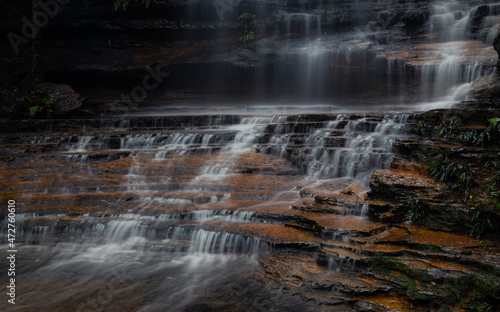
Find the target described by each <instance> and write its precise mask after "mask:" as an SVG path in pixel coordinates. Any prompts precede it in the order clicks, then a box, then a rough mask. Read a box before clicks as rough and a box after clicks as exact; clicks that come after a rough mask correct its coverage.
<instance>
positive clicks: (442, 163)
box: [429, 153, 458, 182]
mask: <svg viewBox="0 0 500 312" xmlns="http://www.w3.org/2000/svg"><path fill="white" fill-rule="evenodd" d="M434 160H435V161H434V162H433V163H432V164H431V166H430V168H429V169H430V174H431V176H432V177H433V178H434V179H435V180H437V181H441V182H452V181H453V180H454V179H455V174H456V172H457V169H458V168H457V165H456V164H454V163H452V162H451V161H450V159H449V158H448V155H444V154H443V153H439V154H438V155H436V156H435V157H434Z"/></svg>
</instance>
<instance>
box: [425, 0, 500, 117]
mask: <svg viewBox="0 0 500 312" xmlns="http://www.w3.org/2000/svg"><path fill="white" fill-rule="evenodd" d="M476 10H477V8H468V7H466V6H464V4H463V3H460V2H458V1H448V2H438V3H437V4H435V5H433V6H432V15H431V16H430V31H431V35H430V36H431V37H432V38H431V42H437V43H435V47H436V49H437V50H436V51H433V52H427V53H432V54H433V55H432V57H431V58H430V59H431V61H430V62H429V63H425V64H423V65H422V69H421V80H422V83H421V88H422V95H423V100H424V101H425V102H426V103H425V104H422V105H421V106H420V109H422V110H429V109H435V108H450V107H452V106H453V105H454V104H456V103H458V102H460V101H463V100H466V99H468V97H469V93H470V91H471V89H472V87H473V84H474V82H475V81H476V80H477V79H478V78H480V77H481V76H482V75H484V74H487V72H485V70H484V69H483V67H482V60H477V59H474V58H472V57H470V56H468V53H470V52H468V51H469V50H470V49H471V48H475V47H477V46H480V48H482V49H485V50H486V49H488V48H489V46H488V45H486V44H483V43H481V42H479V41H472V40H471V39H472V35H473V34H472V29H471V27H473V26H471V24H472V21H473V19H474V16H476V14H475V13H476ZM485 22H486V23H487V22H488V19H486V20H485ZM481 23H483V22H481ZM490 23H491V19H490ZM490 26H491V25H490ZM489 36H490V39H489V40H490V41H491V37H492V36H493V35H491V34H490V35H489ZM483 37H484V36H483ZM486 37H488V35H486ZM479 39H481V36H479ZM483 40H484V41H485V42H486V43H487V44H488V43H489V44H491V42H489V41H488V39H487V38H483Z"/></svg>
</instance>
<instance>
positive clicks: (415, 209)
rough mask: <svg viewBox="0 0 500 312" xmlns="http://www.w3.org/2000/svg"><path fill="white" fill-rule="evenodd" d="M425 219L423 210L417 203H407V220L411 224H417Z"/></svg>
mask: <svg viewBox="0 0 500 312" xmlns="http://www.w3.org/2000/svg"><path fill="white" fill-rule="evenodd" d="M424 217H425V210H424V208H423V207H422V205H421V204H420V203H419V202H418V201H411V202H410V203H409V210H408V220H410V221H411V222H412V223H418V222H419V221H420V220H422V219H423V218H424Z"/></svg>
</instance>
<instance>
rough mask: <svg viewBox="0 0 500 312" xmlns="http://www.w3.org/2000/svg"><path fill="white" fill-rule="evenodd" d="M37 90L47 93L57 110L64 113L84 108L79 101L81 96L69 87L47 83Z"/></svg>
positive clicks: (39, 86) (40, 85)
mask: <svg viewBox="0 0 500 312" xmlns="http://www.w3.org/2000/svg"><path fill="white" fill-rule="evenodd" d="M37 88H38V89H40V90H42V91H44V92H46V93H47V96H48V97H49V99H51V100H53V101H54V105H55V107H56V109H59V110H60V111H61V112H63V113H67V112H70V111H73V110H75V109H77V108H79V107H80V106H82V102H81V101H80V100H79V97H80V95H79V94H77V93H76V92H75V90H73V88H71V86H69V85H66V84H55V83H48V82H45V83H42V84H39V85H38V86H37Z"/></svg>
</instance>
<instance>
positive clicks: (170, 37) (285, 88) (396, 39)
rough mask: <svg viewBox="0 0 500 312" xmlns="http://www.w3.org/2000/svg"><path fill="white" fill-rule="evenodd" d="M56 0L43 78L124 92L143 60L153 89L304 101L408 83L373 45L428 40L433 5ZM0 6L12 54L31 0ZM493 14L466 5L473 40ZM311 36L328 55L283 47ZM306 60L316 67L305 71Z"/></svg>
mask: <svg viewBox="0 0 500 312" xmlns="http://www.w3.org/2000/svg"><path fill="white" fill-rule="evenodd" d="M62 2H67V4H65V5H61V6H60V9H59V10H57V12H56V14H53V15H54V16H53V17H50V18H49V19H48V23H47V25H46V26H45V27H43V29H41V34H42V46H41V50H40V57H41V64H43V70H44V73H45V78H46V79H47V80H48V81H51V82H56V83H69V84H71V85H72V86H74V87H75V88H77V89H95V88H108V89H119V90H127V91H125V92H128V90H130V89H132V88H133V87H134V86H137V85H140V84H141V81H142V79H143V78H144V76H145V75H147V71H146V66H149V67H151V68H152V69H154V70H156V68H157V66H158V65H161V66H164V67H162V70H163V71H165V72H168V73H169V76H168V78H167V77H164V78H165V79H162V80H161V81H160V84H159V86H157V87H156V88H155V91H158V90H164V89H165V88H166V89H174V90H179V89H182V90H184V89H191V90H204V92H207V91H210V92H214V93H217V94H221V93H235V94H245V95H255V94H260V93H265V94H267V95H268V96H271V95H272V96H278V95H279V94H290V93H291V94H292V95H293V96H295V95H302V96H304V97H306V98H314V97H316V96H317V97H320V98H321V97H325V96H327V97H332V96H342V95H343V96H348V97H353V96H361V98H366V97H373V96H376V97H377V96H387V95H400V92H401V90H405V89H410V88H413V85H412V84H413V82H412V83H410V82H409V81H410V80H411V79H412V75H413V72H412V70H411V69H408V68H404V69H401V67H400V68H396V66H393V67H392V69H390V70H392V71H391V72H389V71H388V69H387V60H386V59H385V55H384V53H381V51H384V49H386V48H387V47H392V48H391V49H392V51H396V52H401V51H402V50H405V49H410V48H411V46H412V45H413V44H417V43H424V42H427V41H428V40H429V38H428V36H427V33H428V32H429V23H428V21H429V16H430V7H431V5H432V4H433V2H430V1H418V0H415V1H393V0H390V1H388V0H381V1H366V0H359V1H347V0H339V1H331V0H330V1H328V0H324V1H317V0H316V1H282V0H254V1H243V0H241V1H240V0H234V1H229V0H219V1H205V0H191V1H187V0H184V1H182V0H175V1H174V2H173V4H172V3H171V2H170V1H157V2H156V3H155V4H152V5H151V7H150V8H148V9H145V8H143V7H142V5H140V4H132V5H131V6H130V7H129V8H128V9H127V10H126V11H118V12H115V10H114V8H113V1H111V0H106V1H94V2H91V5H90V7H89V8H88V9H86V8H85V7H84V4H83V1H82V0H72V1H62ZM2 3H3V4H4V5H3V8H2V12H1V13H0V27H1V28H2V29H1V30H0V32H1V35H2V38H4V39H3V40H2V41H1V42H2V46H1V48H0V51H3V52H4V53H6V54H12V52H13V49H12V47H11V44H10V43H9V40H8V39H7V34H9V33H12V32H13V33H16V34H19V35H21V31H22V29H23V27H24V25H25V22H24V20H22V19H21V17H20V16H21V15H23V16H27V17H28V19H31V16H30V9H31V6H30V5H31V1H14V0H11V1H4V2H2ZM475 5H478V4H475ZM496 11H498V10H497V9H496V7H495V6H486V5H483V6H479V7H478V8H477V9H476V10H475V11H474V13H473V15H474V18H473V19H472V24H471V30H472V32H471V34H472V35H471V36H472V37H473V36H475V35H474V34H477V36H479V33H480V31H479V29H480V27H481V26H480V25H481V23H482V21H483V19H484V17H486V16H491V15H495V14H496V13H497V12H496ZM243 12H250V13H255V14H256V16H257V23H256V24H255V25H254V23H249V25H248V27H249V29H251V30H252V31H254V32H255V37H256V39H255V40H253V41H251V42H248V43H246V44H243V43H241V42H240V41H239V36H240V34H241V33H242V32H244V23H243V22H241V21H240V22H239V21H238V17H239V16H240V15H241V14H242V13H243ZM472 37H471V38H472ZM318 38H320V39H318ZM315 40H320V42H321V43H322V44H323V42H325V41H329V42H330V43H329V44H328V45H326V46H325V49H328V50H331V51H332V53H331V55H326V53H325V56H324V57H321V58H316V59H307V53H305V54H303V55H302V56H297V54H293V53H291V54H287V51H293V49H294V48H297V47H300V46H305V45H308V44H312V43H314V42H315ZM26 41H27V42H26V43H24V42H23V43H22V44H19V46H18V47H19V48H20V50H21V52H22V51H28V50H29V49H30V47H31V42H30V40H26ZM321 53H324V52H321ZM304 55H305V56H304ZM308 62H309V63H314V62H316V63H320V64H317V65H315V67H312V68H305V67H304V64H308ZM395 68H396V69H395ZM308 71H309V72H313V76H312V78H311V77H307V75H306V74H307V72H308ZM406 76H408V77H406ZM401 77H405V79H401ZM406 78H409V80H407V79H406ZM416 80H418V78H417V79H416ZM388 81H389V82H390V83H388ZM417 83H418V81H417ZM309 85H313V86H315V87H313V88H311V87H310V86H309ZM77 92H81V93H83V94H85V91H82V90H77ZM294 93H295V94H294ZM406 95H408V94H406Z"/></svg>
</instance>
